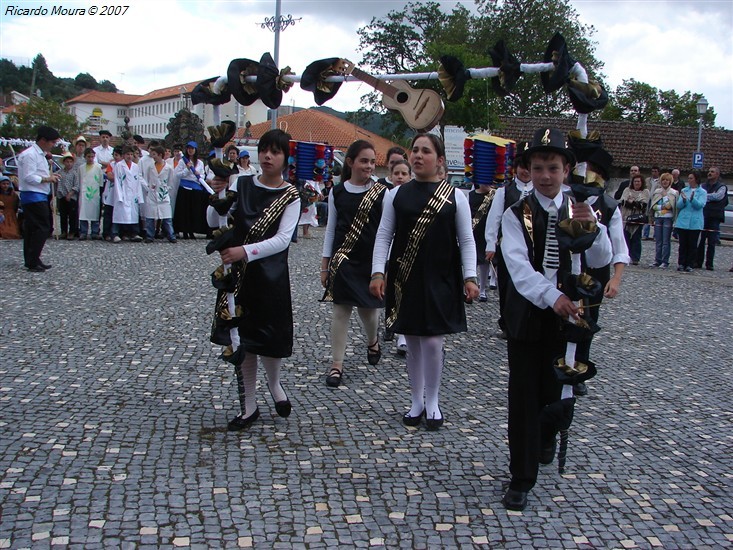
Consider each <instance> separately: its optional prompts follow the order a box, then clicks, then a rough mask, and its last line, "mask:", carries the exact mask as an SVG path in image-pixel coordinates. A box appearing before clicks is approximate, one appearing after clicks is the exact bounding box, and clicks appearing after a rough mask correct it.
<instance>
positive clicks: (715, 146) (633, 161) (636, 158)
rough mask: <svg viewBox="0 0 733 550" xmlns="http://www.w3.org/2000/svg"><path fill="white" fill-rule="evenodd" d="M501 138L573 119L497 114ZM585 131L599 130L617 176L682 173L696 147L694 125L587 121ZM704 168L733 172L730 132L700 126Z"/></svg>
mask: <svg viewBox="0 0 733 550" xmlns="http://www.w3.org/2000/svg"><path fill="white" fill-rule="evenodd" d="M499 120H500V122H501V128H499V129H497V130H496V133H497V134H498V135H500V136H502V137H505V138H509V139H513V140H516V141H517V142H519V141H529V140H531V139H532V134H533V133H534V131H535V130H537V129H538V128H542V127H544V126H547V127H554V128H559V129H560V130H562V131H563V132H569V131H570V130H573V129H575V123H576V119H559V118H535V117H499ZM588 130H589V131H593V130H597V131H599V132H600V133H601V140H602V141H603V146H604V147H605V148H606V149H607V150H608V152H609V153H611V155H613V165H614V168H615V171H616V173H618V174H619V175H621V174H624V175H626V174H627V173H628V168H629V167H630V166H632V165H638V166H639V167H640V168H641V170H642V172H644V173H648V172H649V170H650V168H651V167H652V165H658V166H659V167H660V168H661V169H662V171H667V170H671V169H673V168H679V169H680V170H681V171H682V172H683V173H684V172H685V170H690V169H691V168H692V153H693V152H695V150H696V149H697V127H678V126H663V125H660V124H640V123H634V122H615V121H603V120H589V121H588ZM700 148H701V149H702V152H703V153H704V155H705V168H707V167H709V166H718V167H719V168H720V171H721V173H722V174H724V175H726V176H728V177H730V176H731V175H733V131H731V130H708V129H703V131H702V141H701V146H700Z"/></svg>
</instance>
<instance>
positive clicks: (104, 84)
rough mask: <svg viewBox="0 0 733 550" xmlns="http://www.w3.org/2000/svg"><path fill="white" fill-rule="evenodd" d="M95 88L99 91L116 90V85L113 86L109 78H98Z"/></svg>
mask: <svg viewBox="0 0 733 550" xmlns="http://www.w3.org/2000/svg"><path fill="white" fill-rule="evenodd" d="M97 90H99V91H100V92H114V93H116V92H117V86H115V85H114V84H113V83H112V82H110V81H109V80H100V81H99V84H97Z"/></svg>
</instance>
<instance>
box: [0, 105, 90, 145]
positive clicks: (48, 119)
mask: <svg viewBox="0 0 733 550" xmlns="http://www.w3.org/2000/svg"><path fill="white" fill-rule="evenodd" d="M44 124H45V125H47V126H52V127H53V128H56V129H57V130H58V131H59V133H60V134H61V137H62V138H64V139H66V140H67V141H71V140H72V139H74V137H75V136H76V135H78V134H79V133H80V132H81V131H82V125H80V124H79V123H77V121H76V117H75V116H74V115H72V114H70V113H69V112H68V111H67V110H66V108H65V107H64V106H63V105H62V104H60V103H58V102H57V101H53V100H50V99H45V98H40V97H32V98H31V100H30V101H29V102H28V103H23V104H21V105H18V107H17V109H16V110H15V112H13V113H11V114H10V115H8V120H7V122H6V123H5V124H3V126H2V127H1V128H0V133H2V135H3V136H7V137H17V138H22V139H35V137H36V129H37V128H38V126H41V125H44Z"/></svg>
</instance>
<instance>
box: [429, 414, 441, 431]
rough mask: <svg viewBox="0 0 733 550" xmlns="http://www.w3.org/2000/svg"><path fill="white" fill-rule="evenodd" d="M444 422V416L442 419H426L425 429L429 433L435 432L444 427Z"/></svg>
mask: <svg viewBox="0 0 733 550" xmlns="http://www.w3.org/2000/svg"><path fill="white" fill-rule="evenodd" d="M443 420H444V419H443V417H442V416H441V417H440V418H435V416H433V418H426V419H425V427H426V428H427V430H428V431H430V432H434V431H435V430H437V429H438V428H440V427H441V426H442V425H443Z"/></svg>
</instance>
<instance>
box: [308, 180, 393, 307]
mask: <svg viewBox="0 0 733 550" xmlns="http://www.w3.org/2000/svg"><path fill="white" fill-rule="evenodd" d="M386 188H387V187H386V186H385V185H383V184H381V183H375V184H374V186H372V188H371V189H370V190H369V191H367V192H366V193H364V197H363V198H362V199H361V202H359V208H358V209H357V211H356V215H355V216H354V220H353V221H352V222H351V227H349V231H348V232H347V233H346V238H345V239H344V242H343V244H342V245H341V247H340V248H339V249H338V250H337V251H336V253H335V254H334V255H333V256H332V257H331V262H330V263H329V264H328V282H327V284H326V291H325V292H324V293H323V298H321V302H332V301H333V282H334V280H335V279H336V273H337V272H338V270H339V268H340V267H341V263H342V262H343V261H344V260H348V259H349V254H350V253H351V251H352V250H353V249H354V246H355V245H356V243H357V242H359V237H361V232H362V231H363V230H364V226H365V225H366V223H367V221H368V220H369V213H370V212H371V210H372V207H373V206H374V203H375V202H376V201H377V199H378V198H379V195H380V194H381V193H382V191H383V190H385V189H386Z"/></svg>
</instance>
